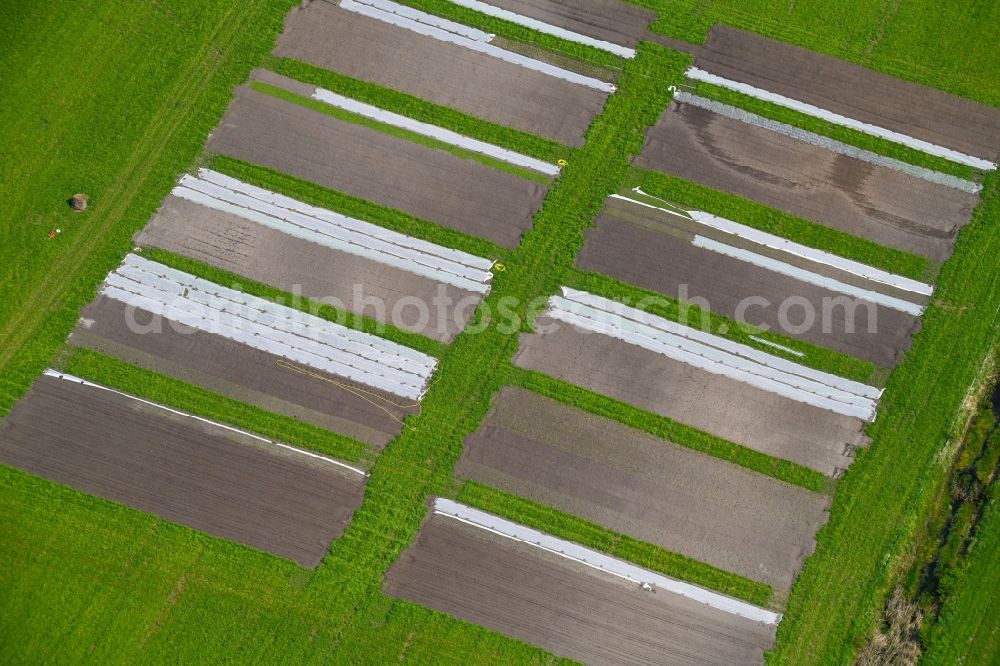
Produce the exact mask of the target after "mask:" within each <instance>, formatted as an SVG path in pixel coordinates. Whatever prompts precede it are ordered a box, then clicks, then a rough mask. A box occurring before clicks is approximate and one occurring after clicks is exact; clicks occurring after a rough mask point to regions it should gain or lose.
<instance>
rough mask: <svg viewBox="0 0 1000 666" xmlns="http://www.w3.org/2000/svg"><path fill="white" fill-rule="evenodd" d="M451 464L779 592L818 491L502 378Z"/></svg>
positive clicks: (461, 472)
mask: <svg viewBox="0 0 1000 666" xmlns="http://www.w3.org/2000/svg"><path fill="white" fill-rule="evenodd" d="M456 474H457V475H458V476H460V477H462V478H467V479H473V480H476V481H479V482H481V483H486V484H489V485H491V486H494V487H496V488H500V489H501V490H505V491H507V492H509V493H513V494H515V495H519V496H522V497H526V498H528V499H531V500H534V501H536V502H540V503H543V504H546V505H549V506H553V507H555V508H557V509H560V510H562V511H565V512H567V513H571V514H574V515H576V516H579V517H581V518H585V519H587V520H590V521H592V522H595V523H598V524H600V525H603V526H605V527H607V528H609V529H612V530H615V531H617V532H622V533H624V534H628V535H629V536H633V537H636V538H638V539H642V540H644V541H648V542H650V543H655V544H657V545H660V546H663V547H664V548H666V549H668V550H672V551H674V552H678V553H681V554H683V555H687V556H688V557H692V558H694V559H697V560H700V561H702V562H707V563H708V564H711V565H713V566H716V567H719V568H720V569H725V570H727V571H732V572H734V573H738V574H740V575H742V576H746V577H748V578H752V579H754V580H758V581H761V582H764V583H767V584H769V585H772V586H774V587H776V588H778V589H782V590H788V589H790V588H791V586H792V581H793V580H794V577H795V575H796V573H797V572H798V570H799V568H800V567H801V566H802V561H803V559H804V558H805V556H806V555H808V554H809V553H811V552H812V549H813V545H814V534H815V533H816V530H818V529H819V527H820V525H821V524H822V523H823V521H824V520H825V511H826V507H827V504H828V500H827V498H826V497H824V496H822V495H818V494H816V493H812V492H810V491H808V490H805V489H803V488H798V487H795V486H791V485H789V484H786V483H783V482H781V481H777V480H775V479H771V478H769V477H766V476H763V475H761V474H757V473H755V472H751V471H749V470H746V469H743V468H741V467H739V466H737V465H733V464H732V463H728V462H724V461H722V460H718V459H716V458H713V457H711V456H707V455H704V454H702V453H698V452H695V451H692V450H690V449H686V448H683V447H680V446H677V445H674V444H672V443H671V442H669V441H665V440H662V439H658V438H656V437H653V436H651V435H647V434H645V433H643V432H640V431H638V430H634V429H632V428H629V427H628V426H625V425H622V424H619V423H616V422H614V421H611V420H608V419H604V418H601V417H599V416H595V415H593V414H588V413H587V412H584V411H581V410H579V409H576V408H574V407H571V406H568V405H565V404H563V403H560V402H558V401H556V400H553V399H551V398H547V397H543V396H540V395H538V394H535V393H531V392H530V391H526V390H524V389H518V388H504V389H503V390H502V391H501V392H500V394H499V395H498V396H497V398H496V399H495V401H494V404H493V410H492V411H491V412H490V415H489V416H488V417H487V419H486V421H485V422H484V423H483V425H482V427H480V429H479V430H478V431H477V432H476V433H474V434H472V435H470V436H469V437H468V438H467V439H466V440H465V450H464V453H463V455H462V459H461V461H460V462H459V464H458V468H457V470H456Z"/></svg>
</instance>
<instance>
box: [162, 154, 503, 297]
mask: <svg viewBox="0 0 1000 666" xmlns="http://www.w3.org/2000/svg"><path fill="white" fill-rule="evenodd" d="M173 195H174V196H177V197H180V198H182V199H187V200H188V201H192V202H194V203H197V204H200V205H202V206H206V207H208V208H212V209H215V210H219V211H223V212H226V213H230V214H233V215H237V216H239V217H242V218H244V219H247V220H250V221H252V222H256V223H258V224H262V225H264V226H266V227H269V228H271V229H275V230H276V231H280V232H282V233H285V234H288V235H290V236H294V237H296V238H301V239H303V240H307V241H310V242H312V243H316V244H318V245H323V246H325V247H329V248H331V249H333V250H339V251H341V252H347V253H349V254H354V255H357V256H362V257H365V258H367V259H371V260H372V261H377V262H379V263H381V264H385V265H388V266H392V267H394V268H398V269H400V270H404V271H407V272H409V273H413V274H415V275H420V276H422V277H426V278H429V279H431V280H435V281H436V282H442V283H444V284H450V285H452V286H455V287H459V288H460V289H465V290H467V291H472V292H475V293H478V294H486V293H488V292H489V282H490V280H492V278H493V273H492V272H491V270H490V269H491V267H492V264H493V262H492V261H491V260H489V259H484V258H482V257H477V256H475V255H471V254H468V253H466V252H461V251H459V250H453V249H450V248H445V247H441V246H440V245H435V244H433V243H429V242H427V241H423V240H420V239H417V238H412V237H410V236H406V235H404V234H401V233H398V232H395V231H390V230H388V229H384V228H382V227H379V226H377V225H374V224H371V223H369V222H363V221H361V220H356V219H354V218H351V217H347V216H346V215H341V214H340V213H335V212H333V211H331V210H326V209H323V208H318V207H316V206H310V205H309V204H306V203H303V202H301V201H296V200H295V199H292V198H290V197H286V196H283V195H281V194H277V193H275V192H271V191H269V190H265V189H262V188H259V187H255V186H253V185H249V184H247V183H244V182H242V181H239V180H237V179H235V178H231V177H229V176H226V175H224V174H221V173H218V172H215V171H209V170H207V169H201V170H199V172H198V176H191V175H185V176H184V177H183V178H181V181H180V184H179V185H178V186H177V187H175V188H174V190H173Z"/></svg>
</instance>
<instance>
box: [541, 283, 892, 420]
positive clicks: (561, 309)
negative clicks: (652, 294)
mask: <svg viewBox="0 0 1000 666" xmlns="http://www.w3.org/2000/svg"><path fill="white" fill-rule="evenodd" d="M548 314H549V316H551V317H553V318H554V319H558V320H560V321H563V322H565V323H568V324H572V325H574V326H577V327H580V328H583V329H586V330H590V331H594V332H597V333H602V334H604V335H608V336H611V337H614V338H617V339H619V340H622V341H624V342H627V343H629V344H633V345H636V346H639V347H642V348H644V349H648V350H650V351H653V352H656V353H659V354H662V355H664V356H667V357H668V358H672V359H674V360H677V361H680V362H682V363H687V364H688V365H691V366H693V367H697V368H700V369H702V370H705V371H707V372H711V373H713V374H718V375H723V376H726V377H729V378H731V379H734V380H737V381H740V382H743V383H746V384H749V385H751V386H755V387H757V388H760V389H762V390H765V391H769V392H771V393H775V394H778V395H782V396H784V397H787V398H789V399H792V400H795V401H797V402H802V403H805V404H809V405H813V406H815V407H819V408H821V409H826V410H829V411H832V412H835V413H838V414H843V415H845V416H851V417H855V418H859V419H863V420H871V419H872V418H874V416H875V403H876V400H877V399H878V397H879V396H880V395H881V391H880V390H879V389H877V388H875V387H872V386H867V385H865V384H862V383H860V382H855V381H852V380H849V379H844V378H843V377H838V376H836V375H832V374H829V373H825V372H821V371H818V370H814V369H812V368H808V367H806V366H803V365H800V364H798V363H795V362H793V361H789V360H786V359H783V358H780V357H777V356H773V355H771V354H768V353H766V352H763V351H760V350H758V349H754V348H753V347H748V346H746V345H742V344H739V343H736V342H733V341H731V340H727V339H725V338H721V337H719V336H716V335H713V334H711V333H706V332H704V331H699V330H697V329H694V328H691V327H689V326H684V325H681V324H678V323H676V322H672V321H668V320H666V319H663V318H662V317H657V316H655V315H651V314H648V313H646V312H643V311H641V310H637V309H635V308H631V307H628V306H626V305H623V304H622V303H618V302H616V301H612V300H609V299H606V298H603V297H600V296H595V295H593V294H589V293H587V292H582V291H577V290H575V289H569V288H567V287H563V296H553V297H552V298H551V299H550V300H549V310H548Z"/></svg>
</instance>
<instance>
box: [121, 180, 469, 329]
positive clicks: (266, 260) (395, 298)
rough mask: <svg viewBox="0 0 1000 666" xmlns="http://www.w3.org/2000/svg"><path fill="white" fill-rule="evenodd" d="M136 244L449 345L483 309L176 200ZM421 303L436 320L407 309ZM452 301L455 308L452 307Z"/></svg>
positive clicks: (399, 273)
mask: <svg viewBox="0 0 1000 666" xmlns="http://www.w3.org/2000/svg"><path fill="white" fill-rule="evenodd" d="M135 240H136V243H137V244H138V245H141V246H150V247H158V248H162V249H164V250H169V251H171V252H175V253H177V254H180V255H184V256H185V257H190V258H192V259H197V260H199V261H203V262H205V263H208V264H211V265H213V266H217V267H218V268H221V269H223V270H226V271H229V272H231V273H236V274H238V275H242V276H244V277H246V278H249V279H250V280H254V281H256V282H262V283H264V284H268V285H271V286H272V287H276V288H278V289H282V290H284V291H287V292H292V293H294V290H296V289H298V290H299V291H298V293H301V294H302V295H303V296H305V297H307V298H312V299H316V300H322V301H323V302H324V303H328V304H331V305H336V306H337V307H340V308H342V309H346V310H350V311H351V312H355V313H357V314H363V315H365V316H368V317H371V318H373V319H376V320H378V321H382V322H389V323H392V324H393V325H395V326H397V327H399V328H402V329H404V330H407V331H413V332H415V333H420V334H423V335H426V336H428V337H431V338H434V339H436V340H440V341H442V342H449V341H450V340H451V339H452V338H453V337H454V336H455V335H457V334H458V332H459V331H461V330H462V328H464V327H465V324H466V323H467V322H468V320H469V318H470V317H471V316H472V313H473V311H474V310H475V307H476V305H477V304H478V303H479V301H480V297H479V294H475V293H473V292H468V291H464V290H462V289H458V288H457V287H452V286H449V285H445V284H441V283H439V282H435V281H434V280H430V279H428V278H424V277H421V276H419V275H414V274H413V273H410V272H407V271H404V270H400V269H398V268H393V267H391V266H386V265H385V264H381V263H379V262H377V261H373V260H371V259H367V258H365V257H359V256H357V255H353V254H348V253H346V252H339V251H337V250H333V249H331V248H328V247H324V246H322V245H318V244H316V243H310V242H309V241H306V240H302V239H300V238H295V237H293V236H289V235H287V234H284V233H281V232H280V231H276V230H274V229H270V228H268V227H265V226H263V225H261V224H257V223H256V222H251V221H250V220H246V219H243V218H242V217H239V216H236V215H231V214H229V213H224V212H222V211H217V210H214V209H211V208H207V207H205V206H201V205H198V204H195V203H192V202H190V201H186V200H184V199H180V198H178V197H174V196H171V197H167V200H166V202H164V205H163V207H162V208H161V209H160V211H159V212H158V213H157V214H156V216H155V217H153V219H152V220H151V221H150V223H149V224H148V225H146V227H145V228H144V229H143V230H142V231H141V232H140V233H139V234H137V235H136V238H135ZM439 294H440V295H442V296H443V297H444V299H443V300H442V301H441V302H442V304H443V305H442V308H441V310H440V312H441V316H440V317H439V316H438V310H437V307H436V306H435V305H434V303H435V301H434V299H435V298H436V297H437V296H438V295H439ZM414 300H416V301H419V302H420V303H424V304H426V306H427V308H428V309H429V312H430V318H429V319H428V320H423V319H422V318H421V317H420V313H419V311H418V310H417V308H416V307H415V306H413V305H407V304H408V303H413V302H414ZM446 301H447V302H448V303H450V304H449V305H444V303H445V302H446ZM376 303H377V304H379V305H377V306H376ZM394 313H395V314H394ZM396 315H398V316H396Z"/></svg>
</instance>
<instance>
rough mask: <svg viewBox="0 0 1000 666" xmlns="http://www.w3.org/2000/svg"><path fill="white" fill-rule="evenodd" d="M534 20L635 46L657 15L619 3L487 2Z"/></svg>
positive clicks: (557, 0) (601, 0) (563, 0)
mask: <svg viewBox="0 0 1000 666" xmlns="http://www.w3.org/2000/svg"><path fill="white" fill-rule="evenodd" d="M484 2H487V4H490V5H495V6H497V7H501V8H503V9H506V10H508V11H512V12H516V13H518V14H522V15H524V16H530V17H531V18H533V19H537V20H539V21H544V22H545V23H550V24H552V25H557V26H559V27H560V28H566V29H567V30H572V31H574V32H578V33H580V34H581V35H587V36H588V37H595V38H597V39H603V40H605V41H608V42H611V43H613V44H623V45H625V46H635V45H637V44H638V43H639V40H640V39H642V38H643V37H645V35H646V28H647V27H648V26H649V24H650V23H652V22H653V21H654V20H656V12H652V11H649V10H648V9H643V8H641V7H636V6H635V5H627V4H625V3H624V2H619V1H618V0H584V1H581V0H484Z"/></svg>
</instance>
